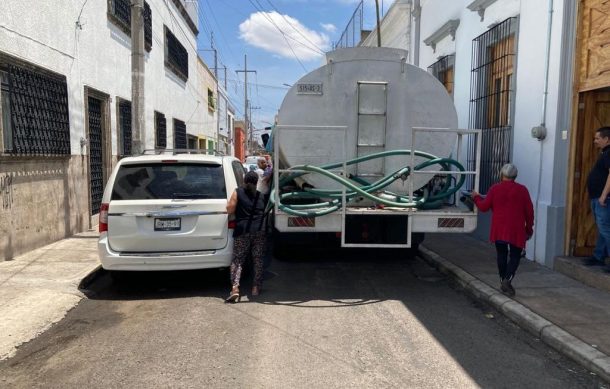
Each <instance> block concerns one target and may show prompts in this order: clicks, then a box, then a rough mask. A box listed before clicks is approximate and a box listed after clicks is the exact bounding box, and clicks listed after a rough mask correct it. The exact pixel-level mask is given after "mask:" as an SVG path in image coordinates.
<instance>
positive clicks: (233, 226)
mask: <svg viewBox="0 0 610 389" xmlns="http://www.w3.org/2000/svg"><path fill="white" fill-rule="evenodd" d="M236 226H237V222H236V221H235V220H229V229H230V230H234V229H235V227H236Z"/></svg>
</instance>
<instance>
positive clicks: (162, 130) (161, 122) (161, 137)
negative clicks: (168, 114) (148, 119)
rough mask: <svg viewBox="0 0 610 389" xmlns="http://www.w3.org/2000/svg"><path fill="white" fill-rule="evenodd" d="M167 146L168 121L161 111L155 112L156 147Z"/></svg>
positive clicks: (162, 147)
mask: <svg viewBox="0 0 610 389" xmlns="http://www.w3.org/2000/svg"><path fill="white" fill-rule="evenodd" d="M166 147H167V121H166V120H165V115H164V114H162V113H161V112H155V148H157V149H164V148H166Z"/></svg>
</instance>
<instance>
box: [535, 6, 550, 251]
mask: <svg viewBox="0 0 610 389" xmlns="http://www.w3.org/2000/svg"><path fill="white" fill-rule="evenodd" d="M548 15H549V16H548V22H547V31H546V50H545V56H544V89H543V92H542V112H541V114H540V125H539V126H537V127H534V128H532V137H534V138H536V139H538V141H539V142H540V152H539V153H538V155H539V156H540V159H539V161H538V187H537V188H536V201H535V211H536V214H538V202H539V201H540V187H541V186H542V161H543V156H542V155H543V151H544V148H543V144H542V140H544V138H545V137H546V132H547V131H546V110H547V104H548V94H549V67H550V56H551V33H552V27H553V0H549V3H548ZM537 235H538V234H536V233H534V241H533V244H534V255H533V259H534V260H536V248H537V247H536V243H537V242H536V241H537V239H536V236H537Z"/></svg>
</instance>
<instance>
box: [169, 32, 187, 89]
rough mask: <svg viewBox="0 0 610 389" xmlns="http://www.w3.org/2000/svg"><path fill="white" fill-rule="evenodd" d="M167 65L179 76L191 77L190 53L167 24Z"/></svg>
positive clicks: (185, 78)
mask: <svg viewBox="0 0 610 389" xmlns="http://www.w3.org/2000/svg"><path fill="white" fill-rule="evenodd" d="M165 66H167V67H168V68H170V69H171V70H172V71H173V72H174V73H175V74H176V75H177V76H178V77H179V78H181V79H182V80H184V81H186V80H187V79H188V78H189V54H188V51H186V49H185V48H184V46H182V44H181V43H180V41H179V40H178V38H176V36H175V35H174V34H173V33H172V32H171V31H170V30H169V28H167V26H165Z"/></svg>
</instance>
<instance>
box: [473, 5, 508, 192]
mask: <svg viewBox="0 0 610 389" xmlns="http://www.w3.org/2000/svg"><path fill="white" fill-rule="evenodd" d="M517 27H518V19H517V18H514V17H513V18H509V19H506V20H505V21H504V22H502V23H500V24H498V25H496V26H495V27H493V28H491V29H490V30H488V31H486V32H485V33H483V34H482V35H480V36H478V37H476V38H475V39H474V40H473V41H472V70H471V78H470V118H469V122H470V128H477V129H481V130H482V133H481V174H480V181H479V190H480V191H481V192H482V193H485V192H487V190H488V189H489V187H490V186H491V185H493V184H494V183H495V182H497V181H498V180H499V179H500V169H501V168H502V166H503V165H504V164H506V163H508V162H510V156H511V141H512V134H513V127H512V122H511V121H512V120H511V115H512V111H513V102H514V101H513V100H514V99H513V93H514V88H513V82H514V70H515V59H516V55H517V53H516V51H515V48H516V46H515V39H516V35H517ZM468 153H469V157H468V163H469V165H470V168H471V169H474V165H475V156H476V155H475V144H474V141H471V142H470V143H469V150H468ZM469 183H470V186H471V187H472V181H470V182H469Z"/></svg>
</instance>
